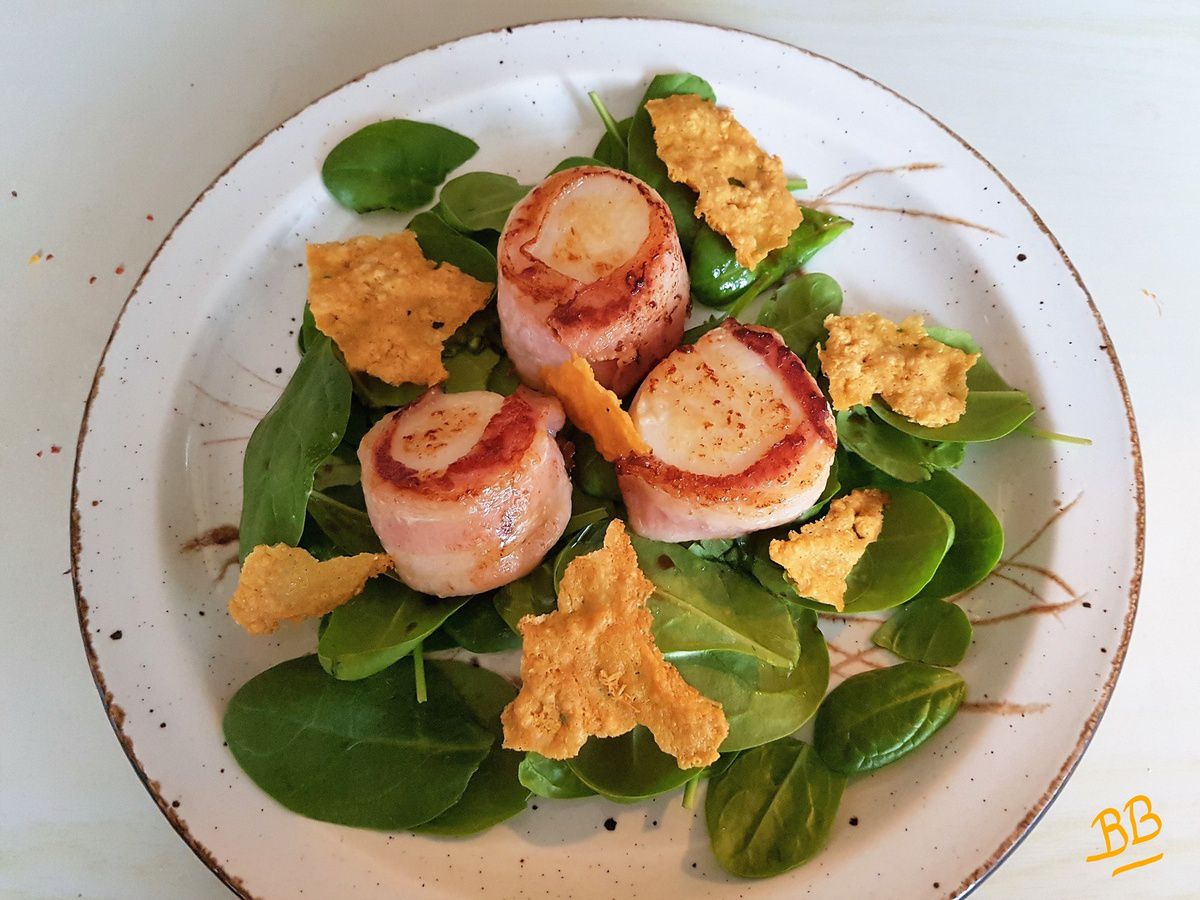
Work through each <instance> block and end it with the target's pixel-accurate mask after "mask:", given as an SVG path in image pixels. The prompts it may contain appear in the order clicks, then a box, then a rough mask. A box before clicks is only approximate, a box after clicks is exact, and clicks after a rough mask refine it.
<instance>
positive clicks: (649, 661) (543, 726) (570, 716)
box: [500, 520, 729, 769]
mask: <svg viewBox="0 0 1200 900" xmlns="http://www.w3.org/2000/svg"><path fill="white" fill-rule="evenodd" d="M653 592H654V585H653V583H651V582H650V580H649V579H648V578H646V576H645V575H644V574H643V573H642V570H641V569H639V568H638V561H637V553H636V552H635V551H634V549H633V544H631V543H630V541H629V536H628V535H627V534H626V533H625V526H624V524H623V523H622V522H621V521H620V520H614V521H613V522H612V523H611V524H610V525H609V526H608V531H607V532H606V533H605V535H604V547H603V548H602V549H600V550H597V551H595V552H594V553H588V554H586V555H584V556H580V557H577V558H576V559H574V560H572V562H571V564H570V565H568V566H567V570H566V572H565V573H564V574H563V578H562V582H561V584H560V586H559V589H558V611H557V612H552V613H549V614H547V615H544V616H525V617H524V618H523V619H521V621H520V623H519V627H520V631H521V637H522V639H523V641H524V656H523V657H522V660H521V679H522V682H523V684H522V686H521V691H520V693H518V694H517V697H516V699H515V700H513V702H512V703H510V704H509V705H508V706H507V707H506V708H505V710H504V712H503V713H502V714H501V716H500V721H501V723H502V724H503V726H504V746H505V747H508V748H509V749H513V750H533V751H536V752H537V753H540V754H542V755H543V756H546V757H549V758H550V759H570V758H572V757H574V756H575V755H576V754H578V753H579V748H580V747H582V746H583V744H584V741H586V740H587V738H588V737H589V736H591V735H595V736H597V737H615V736H616V735H619V734H624V733H625V732H627V731H629V730H630V729H632V728H633V727H634V726H635V725H637V724H638V723H641V724H643V725H645V726H646V727H647V728H649V729H650V731H651V733H652V734H653V735H654V740H655V742H656V743H657V744H658V746H659V747H660V748H661V749H662V750H663V752H665V753H669V754H671V755H672V756H674V757H675V758H676V760H678V762H679V766H680V768H685V769H686V768H692V767H693V766H703V765H708V764H709V763H711V762H713V761H715V760H716V758H717V755H718V753H717V748H718V747H720V746H721V742H722V741H723V740H725V736H726V735H727V734H728V733H729V723H728V722H727V721H726V720H725V715H724V713H723V712H722V710H721V704H719V703H717V702H715V701H713V700H709V699H708V698H707V697H705V696H703V695H702V694H701V693H700V692H699V691H697V690H696V689H695V688H693V687H692V686H691V685H689V684H688V683H687V682H686V681H684V680H683V676H682V675H680V674H679V670H678V669H676V668H675V667H674V666H672V665H671V664H670V663H668V662H667V661H666V660H664V659H663V655H662V653H661V652H660V651H659V649H658V647H657V646H656V645H655V643H654V638H653V637H652V636H651V633H650V626H651V623H652V619H651V615H650V610H649V609H648V608H647V607H646V600H647V599H648V598H649V597H650V595H651V594H652V593H653Z"/></svg>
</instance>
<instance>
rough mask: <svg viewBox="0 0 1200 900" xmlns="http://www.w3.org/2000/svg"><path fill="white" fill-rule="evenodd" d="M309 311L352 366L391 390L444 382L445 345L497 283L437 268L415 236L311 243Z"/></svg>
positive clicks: (453, 268)
mask: <svg viewBox="0 0 1200 900" xmlns="http://www.w3.org/2000/svg"><path fill="white" fill-rule="evenodd" d="M308 275H309V281H308V305H309V307H310V308H311V309H312V313H313V318H314V319H315V320H316V323H317V328H319V329H321V331H322V332H324V333H325V334H327V335H329V337H331V338H333V341H334V343H335V344H337V345H338V349H340V350H341V351H342V353H343V355H344V356H345V357H346V364H347V365H348V366H349V367H350V368H351V369H354V370H355V371H358V372H367V373H369V374H371V375H374V376H375V377H376V378H380V379H382V380H384V381H386V382H387V383H388V384H404V383H406V382H412V383H414V384H437V383H438V382H440V381H444V380H445V379H446V368H445V366H443V365H442V344H443V343H445V341H446V339H447V338H449V337H450V335H452V334H454V332H455V331H456V330H457V329H458V327H459V326H460V325H462V324H463V323H464V322H466V321H467V319H469V318H470V317H471V314H472V313H474V312H477V311H478V310H481V309H483V307H484V306H485V305H486V304H487V301H488V298H489V297H490V296H491V294H492V285H490V284H487V283H485V282H482V281H476V280H475V279H474V278H472V277H471V276H470V275H466V274H464V273H463V272H462V271H461V270H460V269H459V268H458V267H456V266H453V265H451V264H450V263H442V264H441V265H438V264H437V263H434V262H431V261H430V260H428V259H426V258H425V255H424V254H423V253H422V252H421V245H420V244H418V243H417V237H416V235H415V234H413V233H412V232H411V231H402V232H400V233H399V234H389V235H388V236H387V237H382V238H375V237H356V238H351V239H350V240H348V241H345V242H344V243H340V244H309V245H308Z"/></svg>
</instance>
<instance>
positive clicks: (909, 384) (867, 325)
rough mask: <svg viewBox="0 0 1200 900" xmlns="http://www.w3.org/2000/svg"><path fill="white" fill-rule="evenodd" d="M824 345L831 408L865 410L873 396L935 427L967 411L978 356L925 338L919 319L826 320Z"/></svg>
mask: <svg viewBox="0 0 1200 900" xmlns="http://www.w3.org/2000/svg"><path fill="white" fill-rule="evenodd" d="M825 327H826V328H827V329H829V340H827V341H826V342H825V346H824V347H820V348H818V351H817V352H818V355H819V356H820V357H821V369H822V370H823V371H824V372H825V375H826V377H827V378H828V379H829V396H830V398H831V399H832V400H833V408H834V409H849V408H850V407H852V406H857V405H859V404H861V405H863V406H870V405H871V400H872V398H873V397H874V396H875V395H876V394H879V395H880V396H882V397H883V399H884V400H885V401H886V402H887V404H888V406H890V407H891V408H892V409H893V410H894V411H895V412H897V413H899V414H900V415H902V416H905V417H906V418H908V419H911V420H912V421H913V422H916V423H917V424H918V425H924V426H925V427H927V428H940V427H941V426H943V425H949V424H950V423H952V422H957V421H958V420H959V419H961V418H962V414H963V413H964V412H965V411H966V409H967V372H968V371H969V370H970V368H971V366H973V365H975V361H976V360H977V359H979V354H978V353H964V352H963V351H962V350H959V349H958V348H956V347H949V346H947V345H946V344H943V343H942V342H941V341H935V340H934V339H933V338H931V337H928V336H927V335H926V333H925V327H924V321H923V320H922V318H921V317H920V316H909V317H908V318H907V319H905V320H904V321H903V322H901V323H900V324H899V325H897V324H896V323H895V322H892V321H890V320H888V319H885V318H884V317H883V316H881V315H879V314H878V313H862V314H861V315H857V316H828V317H827V318H826V319H825Z"/></svg>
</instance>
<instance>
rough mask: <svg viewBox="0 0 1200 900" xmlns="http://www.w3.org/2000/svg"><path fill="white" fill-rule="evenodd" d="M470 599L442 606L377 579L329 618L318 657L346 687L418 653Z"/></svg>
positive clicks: (398, 584) (441, 602)
mask: <svg viewBox="0 0 1200 900" xmlns="http://www.w3.org/2000/svg"><path fill="white" fill-rule="evenodd" d="M470 599H471V598H470V597H450V598H447V599H445V600H438V599H435V598H433V597H427V596H425V595H424V594H418V593H417V592H416V591H414V590H413V589H412V588H410V587H408V586H407V585H404V584H402V583H401V582H399V581H397V580H396V579H394V578H372V579H371V580H370V581H368V582H367V586H366V587H365V588H364V589H363V592H362V593H361V594H359V595H358V596H357V597H355V598H354V599H353V600H351V601H350V602H348V603H345V604H343V605H341V606H339V607H338V608H337V609H335V610H334V611H333V614H332V615H330V617H329V624H328V626H326V628H325V631H324V633H323V634H322V635H321V640H320V641H319V642H318V644H317V654H318V656H319V658H320V661H321V665H322V666H323V667H324V668H325V671H326V672H328V673H329V674H330V675H332V676H333V677H334V678H337V679H340V680H342V681H355V680H357V679H360V678H367V677H369V676H371V675H374V674H375V673H376V672H379V671H381V670H383V669H386V668H388V667H389V666H391V665H392V664H393V663H394V662H396V661H397V660H398V659H402V658H403V657H405V656H407V655H408V654H409V653H411V652H412V651H413V648H415V647H416V646H417V645H419V644H420V643H421V642H422V641H423V640H424V639H425V638H426V637H427V636H428V635H430V634H432V633H433V632H434V631H435V630H436V629H437V628H438V627H439V626H440V625H441V624H442V623H443V622H445V621H446V619H448V618H449V617H450V615H451V614H452V613H453V612H454V611H455V610H457V609H459V608H460V607H461V606H462V605H463V604H464V603H466V602H467V601H468V600H470Z"/></svg>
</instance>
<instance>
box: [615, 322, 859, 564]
mask: <svg viewBox="0 0 1200 900" xmlns="http://www.w3.org/2000/svg"><path fill="white" fill-rule="evenodd" d="M630 414H631V415H632V417H633V421H634V424H635V425H636V426H637V430H638V432H639V433H640V434H641V436H642V438H643V439H644V440H645V441H646V443H647V444H649V445H650V448H651V452H650V453H648V454H631V455H628V456H625V457H623V458H622V459H619V460H618V461H617V464H616V465H617V479H618V483H619V485H620V488H621V494H622V496H623V497H624V499H625V504H626V506H627V507H628V509H629V523H630V525H631V526H632V528H633V530H634V531H636V532H637V533H638V534H641V535H644V536H646V537H648V538H654V539H656V540H661V541H691V540H702V539H706V538H735V537H740V536H742V535H745V534H749V533H750V532H752V531H759V530H762V529H764V528H771V527H773V526H776V525H782V524H785V523H787V522H792V521H794V520H795V519H797V518H798V517H799V516H800V514H801V513H803V512H804V511H805V510H806V509H808V508H809V507H810V506H811V505H812V504H813V503H814V502H815V501H816V499H817V497H818V496H819V495H820V493H821V490H822V489H823V488H824V486H825V480H826V478H827V477H828V475H829V469H830V466H831V465H832V463H833V454H834V450H835V449H836V448H837V433H836V431H835V430H834V421H833V415H832V413H831V412H830V410H829V405H828V403H826V401H825V397H824V395H822V393H821V390H820V388H818V387H817V384H816V382H815V381H814V380H813V378H812V376H811V375H810V374H809V372H808V370H807V369H806V368H805V367H804V363H802V362H801V361H800V359H799V357H797V356H796V354H794V353H792V351H791V350H789V349H788V348H787V346H786V345H785V344H784V342H783V340H782V338H780V336H779V334H778V333H777V332H775V331H773V330H771V329H770V328H762V327H759V326H750V325H742V324H740V323H738V322H735V321H733V320H727V321H726V322H725V323H724V324H722V325H721V326H720V327H718V328H715V329H713V330H712V331H710V332H708V333H707V334H705V335H704V336H703V337H701V338H700V339H699V340H698V341H696V343H695V344H694V345H685V346H683V347H680V348H679V349H678V350H676V351H675V352H674V353H672V354H671V355H670V356H668V357H667V358H666V359H664V360H663V361H662V362H661V363H659V364H658V366H656V367H655V369H654V370H653V371H652V372H651V373H650V374H649V376H647V378H646V380H645V381H644V382H643V383H642V386H641V388H640V389H639V390H638V392H637V395H636V396H635V398H634V400H633V405H632V407H631V409H630Z"/></svg>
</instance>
